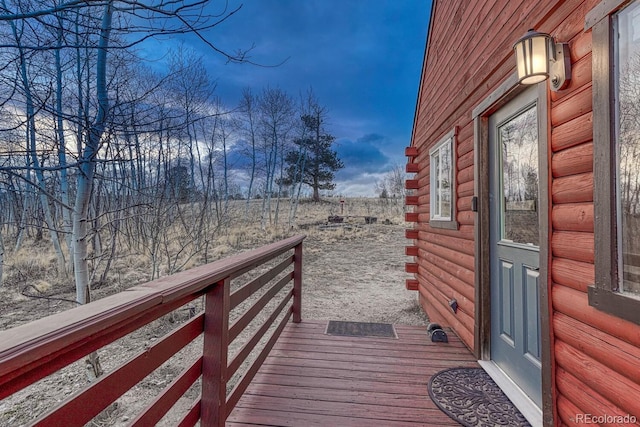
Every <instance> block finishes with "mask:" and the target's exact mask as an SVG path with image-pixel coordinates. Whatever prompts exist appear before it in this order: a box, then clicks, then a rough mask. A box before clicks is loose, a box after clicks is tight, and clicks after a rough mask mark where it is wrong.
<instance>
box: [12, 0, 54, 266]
mask: <svg viewBox="0 0 640 427" xmlns="http://www.w3.org/2000/svg"><path fill="white" fill-rule="evenodd" d="M2 5H3V7H4V8H5V9H6V2H5V1H4V0H3V1H2ZM10 25H11V30H12V32H13V37H14V39H15V41H16V45H17V46H18V53H19V58H20V61H19V66H20V69H19V71H20V80H21V83H22V89H23V90H24V97H25V109H26V113H27V152H28V153H29V155H30V156H31V159H30V160H31V162H30V163H31V164H32V165H33V168H34V173H35V176H36V182H37V185H38V187H39V190H40V191H39V193H40V205H41V206H42V210H43V212H44V216H45V221H46V223H47V228H48V229H49V236H50V238H51V243H52V244H53V248H54V250H55V253H56V258H57V261H58V274H64V272H65V271H66V262H65V259H64V254H63V253H62V248H61V247H60V241H59V239H58V232H57V230H56V224H55V222H54V221H53V215H51V207H50V206H49V198H48V196H47V195H46V194H45V193H44V192H43V191H42V190H43V189H44V188H45V186H46V184H45V179H44V174H43V172H42V169H41V168H40V161H39V159H38V156H37V154H36V148H37V146H36V118H35V107H34V104H33V95H32V93H31V84H30V83H31V82H29V78H28V73H27V61H26V57H25V52H24V48H23V47H22V43H21V39H20V37H21V36H20V34H19V31H18V28H17V26H16V23H15V22H14V21H10Z"/></svg>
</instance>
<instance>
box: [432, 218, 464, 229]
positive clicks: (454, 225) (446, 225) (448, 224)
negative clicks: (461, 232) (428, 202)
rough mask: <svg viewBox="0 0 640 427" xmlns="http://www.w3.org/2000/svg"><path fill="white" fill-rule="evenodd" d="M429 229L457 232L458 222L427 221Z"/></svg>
mask: <svg viewBox="0 0 640 427" xmlns="http://www.w3.org/2000/svg"><path fill="white" fill-rule="evenodd" d="M429 227H431V228H446V229H448V230H457V229H458V221H447V220H442V219H432V220H430V221H429Z"/></svg>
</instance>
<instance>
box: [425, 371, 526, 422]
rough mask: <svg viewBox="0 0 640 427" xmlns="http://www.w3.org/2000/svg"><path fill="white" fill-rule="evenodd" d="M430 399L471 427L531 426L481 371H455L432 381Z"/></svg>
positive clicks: (442, 374)
mask: <svg viewBox="0 0 640 427" xmlns="http://www.w3.org/2000/svg"><path fill="white" fill-rule="evenodd" d="M429 396H431V399H432V400H433V402H434V403H435V404H436V405H437V406H438V407H439V408H440V409H442V410H443V411H444V412H445V413H446V414H447V415H449V416H450V417H451V418H453V419H454V420H456V421H457V422H459V423H460V424H462V425H463V426H467V427H479V426H482V427H485V426H487V427H488V426H491V427H494V426H510V427H525V426H528V427H530V424H529V423H528V422H527V420H526V419H525V418H524V416H523V415H522V414H521V413H520V412H519V411H518V409H517V408H516V407H515V406H514V405H513V403H511V401H510V400H509V399H508V398H507V396H506V395H505V394H504V393H503V392H502V390H500V388H499V387H498V386H497V385H496V383H495V382H493V380H492V379H491V377H490V376H489V374H487V373H486V372H485V371H484V370H483V369H481V368H451V369H445V370H444V371H440V372H438V373H437V374H435V375H434V376H432V377H431V380H430V381H429Z"/></svg>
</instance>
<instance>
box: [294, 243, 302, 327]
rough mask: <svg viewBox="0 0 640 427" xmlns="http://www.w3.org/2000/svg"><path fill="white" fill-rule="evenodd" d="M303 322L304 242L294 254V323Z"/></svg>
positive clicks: (297, 246)
mask: <svg viewBox="0 0 640 427" xmlns="http://www.w3.org/2000/svg"><path fill="white" fill-rule="evenodd" d="M301 321H302V242H300V243H298V244H297V245H296V247H295V249H294V252H293V322H294V323H300V322H301Z"/></svg>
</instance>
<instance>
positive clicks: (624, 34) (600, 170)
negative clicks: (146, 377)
mask: <svg viewBox="0 0 640 427" xmlns="http://www.w3.org/2000/svg"><path fill="white" fill-rule="evenodd" d="M614 3H616V5H615V6H614V10H611V11H606V10H605V11H604V12H605V13H603V11H602V10H601V9H602V8H603V7H605V6H609V5H610V4H611V2H602V3H601V4H600V5H599V6H597V7H596V8H595V9H594V11H597V12H598V13H601V14H603V16H602V18H601V19H599V20H597V22H595V23H594V24H593V35H592V38H593V70H594V71H593V116H594V121H593V141H594V183H595V191H594V210H595V217H596V218H597V220H596V223H595V242H596V243H595V268H596V283H595V285H594V286H592V287H590V288H589V304H591V305H592V306H594V307H596V308H598V309H600V310H603V311H606V312H608V313H610V314H613V315H616V316H619V317H622V318H625V319H627V320H630V321H632V322H635V323H638V324H640V0H635V1H632V2H625V1H617V2H614ZM594 11H592V12H591V13H590V15H591V17H592V18H593V14H594ZM587 25H589V16H588V17H587Z"/></svg>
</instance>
